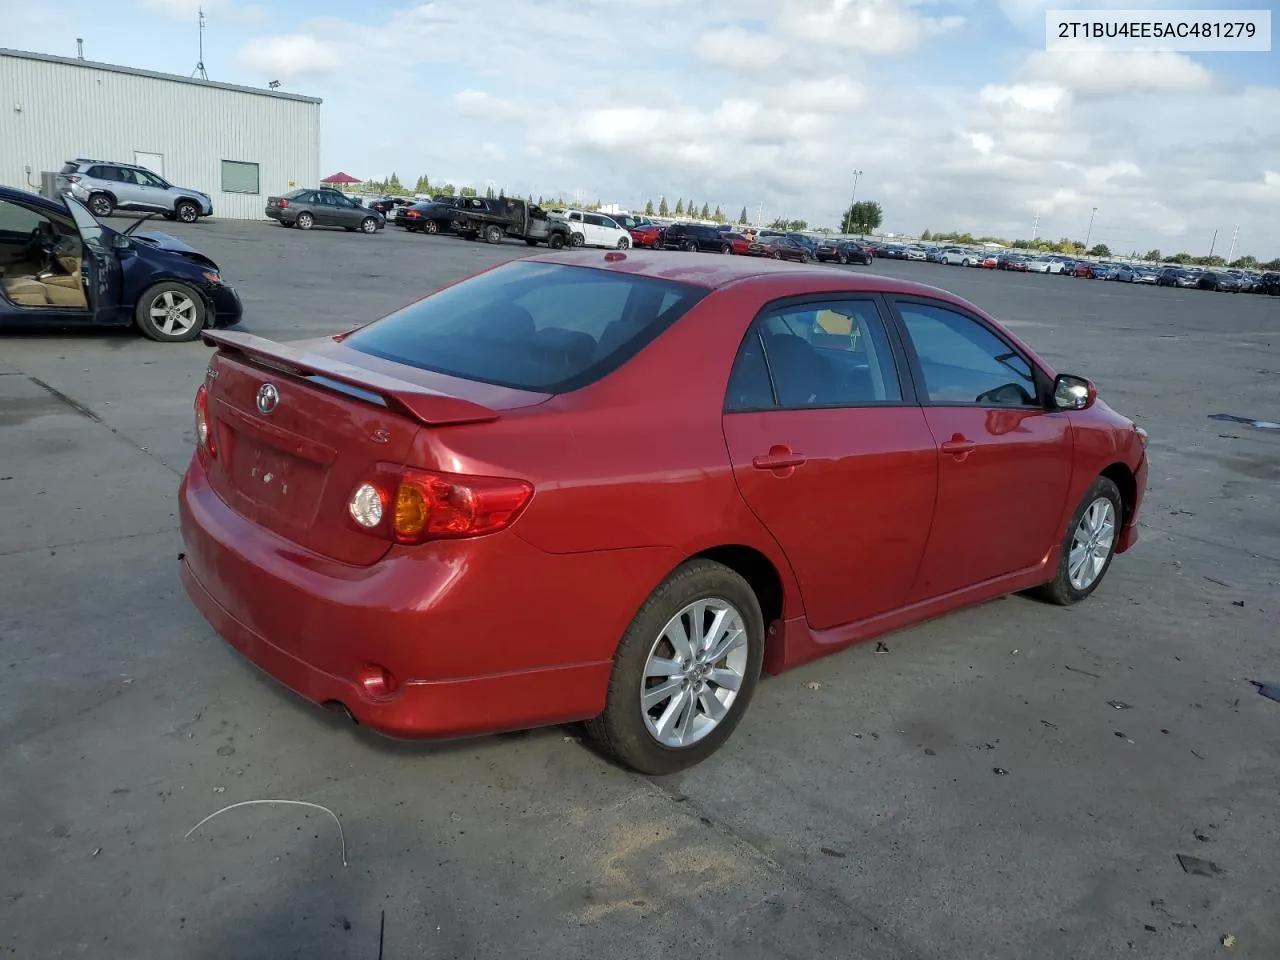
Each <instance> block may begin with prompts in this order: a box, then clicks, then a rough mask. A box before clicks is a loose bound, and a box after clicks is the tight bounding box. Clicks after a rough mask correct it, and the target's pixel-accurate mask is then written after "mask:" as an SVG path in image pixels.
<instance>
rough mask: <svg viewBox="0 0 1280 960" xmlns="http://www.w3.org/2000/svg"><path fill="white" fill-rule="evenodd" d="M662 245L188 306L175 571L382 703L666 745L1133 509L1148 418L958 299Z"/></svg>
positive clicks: (234, 625)
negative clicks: (677, 265)
mask: <svg viewBox="0 0 1280 960" xmlns="http://www.w3.org/2000/svg"><path fill="white" fill-rule="evenodd" d="M711 264H714V266H712V265H711ZM667 272H669V267H668V266H667V264H666V262H665V261H664V260H663V259H661V258H627V257H623V258H617V257H616V254H614V253H612V252H611V253H608V254H603V255H602V254H599V253H586V252H582V253H571V254H557V255H543V256H540V257H534V258H531V259H529V260H518V261H514V262H509V263H506V264H503V265H501V266H498V267H496V268H492V269H489V270H487V271H485V272H483V273H481V274H479V275H477V276H475V277H472V278H470V279H468V280H464V281H462V282H461V283H458V284H454V285H451V286H447V287H445V288H443V289H442V290H439V291H437V292H436V293H434V294H431V295H429V296H427V297H425V298H422V299H419V300H417V301H415V302H413V303H411V304H409V305H408V306H406V307H404V308H402V309H400V310H398V311H396V312H395V313H393V314H391V315H390V316H387V317H384V318H383V319H381V320H377V321H374V322H373V323H371V324H367V325H365V326H362V327H360V328H357V329H356V330H354V331H351V332H349V333H347V334H345V335H342V336H339V337H330V336H326V337H317V338H314V339H311V340H304V341H300V342H288V343H275V342H272V341H269V340H265V339H262V338H259V337H254V336H248V335H242V334H237V333H232V332H226V333H223V332H214V333H209V334H206V339H207V340H208V341H209V342H210V343H211V344H212V345H213V346H214V347H215V348H216V350H215V352H214V353H213V355H212V357H211V359H210V361H209V369H208V373H207V375H206V377H205V380H204V383H203V384H201V386H200V387H199V388H198V389H197V391H196V399H195V405H194V429H195V436H196V439H197V446H196V450H195V452H194V455H193V457H192V460H191V462H190V465H189V466H188V469H187V472H186V475H185V477H184V478H183V481H182V484H181V487H180V490H179V496H178V505H179V520H180V528H181V534H182V538H183V541H184V550H183V553H182V554H180V555H179V559H178V565H179V571H180V574H181V579H182V582H183V584H184V587H185V589H186V592H187V594H188V596H189V598H190V599H191V601H192V603H193V604H194V605H195V607H196V608H197V609H198V610H199V611H200V612H201V614H202V615H203V616H204V617H205V618H206V619H207V620H208V621H209V622H210V623H211V625H212V626H213V627H214V628H215V629H216V630H217V632H218V633H220V634H221V635H222V637H223V638H224V639H225V640H226V641H228V642H229V643H230V644H231V645H232V646H234V647H235V648H236V649H237V650H239V651H240V652H241V653H242V654H243V655H244V656H246V657H247V658H248V659H250V660H251V661H253V662H254V663H256V664H257V665H258V666H260V667H261V668H262V669H263V670H265V671H266V672H267V673H269V674H271V675H273V676H274V677H275V678H277V679H278V680H279V681H281V682H282V683H283V684H285V685H286V686H288V687H291V688H292V689H293V690H295V691H297V692H298V693H299V694H301V695H302V696H303V697H306V698H307V699H309V700H311V701H313V702H314V703H316V704H324V705H326V706H329V707H331V708H333V709H335V710H338V711H341V712H343V713H345V714H347V715H348V716H350V717H352V718H353V719H355V720H357V721H358V722H359V723H361V724H362V725H365V726H367V727H369V728H370V729H372V730H374V731H377V732H380V733H384V734H390V735H394V736H397V737H418V738H439V737H457V736H465V735H474V734H481V733H486V732H490V731H500V730H512V729H520V728H526V727H532V726H539V725H545V724H557V723H565V722H575V721H585V722H586V732H587V734H588V736H589V737H590V738H591V739H592V740H593V741H594V742H595V743H596V744H598V745H599V747H600V748H601V749H603V750H605V751H608V752H609V753H611V754H613V755H614V756H616V757H617V758H618V759H619V760H620V761H621V762H623V763H625V764H627V765H629V766H630V767H631V768H633V769H635V770H638V771H641V772H643V773H646V774H669V773H673V772H676V771H679V770H681V769H685V768H688V767H690V766H692V765H694V764H696V763H698V762H699V761H701V760H703V759H705V758H706V757H708V756H709V755H711V754H712V753H714V752H715V751H716V750H717V749H719V748H720V747H721V746H722V745H723V744H724V743H725V742H726V740H727V739H728V738H729V737H730V735H731V734H732V732H733V730H734V729H735V727H736V726H737V725H738V724H739V723H740V722H741V721H742V720H743V718H744V716H745V714H746V713H747V709H748V706H749V704H750V702H751V699H752V696H753V694H754V693H755V691H756V688H757V683H758V679H759V676H760V674H761V671H762V669H767V670H769V671H770V672H773V673H777V672H780V671H783V670H785V669H787V668H789V667H792V666H795V665H797V664H800V663H804V662H806V661H810V660H813V659H814V658H816V657H820V656H822V655H823V654H825V653H830V652H833V651H836V650H839V649H841V648H844V647H847V646H849V645H851V644H853V643H856V642H858V641H862V640H866V639H868V638H870V637H873V636H874V635H876V634H878V633H881V632H883V631H886V630H890V629H898V628H901V627H905V626H907V625H909V624H913V623H916V622H920V621H922V620H925V619H927V618H933V617H937V616H939V615H941V614H944V613H947V612H948V611H951V610H955V609H958V608H961V607H965V606H968V605H971V604H976V603H981V602H985V601H988V600H991V599H992V598H995V597H998V596H1000V595H1003V594H1007V593H1011V592H1015V591H1025V590H1036V591H1038V593H1039V594H1040V595H1041V596H1042V597H1044V598H1046V599H1048V600H1050V601H1052V602H1054V603H1057V604H1063V605H1067V604H1073V603H1077V602H1080V601H1083V600H1085V599H1086V598H1088V597H1089V596H1090V595H1091V594H1092V593H1093V592H1094V591H1095V590H1096V589H1097V588H1098V586H1099V584H1100V583H1102V582H1103V581H1104V578H1105V576H1106V574H1107V572H1108V570H1109V569H1110V567H1111V564H1112V561H1113V558H1114V557H1115V556H1116V555H1117V554H1119V553H1123V552H1125V551H1127V550H1129V549H1130V548H1131V547H1132V546H1133V545H1134V543H1135V542H1136V540H1137V535H1138V526H1137V524H1138V517H1139V515H1140V511H1141V505H1142V501H1143V494H1144V491H1145V487H1146V482H1147V474H1148V466H1147V459H1146V452H1145V433H1144V432H1143V431H1142V430H1140V429H1139V428H1138V427H1137V426H1136V425H1135V424H1134V422H1133V421H1132V420H1130V419H1128V418H1126V417H1124V416H1121V415H1120V414H1118V413H1116V412H1114V411H1113V410H1112V409H1111V408H1110V407H1109V406H1107V404H1106V403H1104V402H1103V401H1102V400H1101V399H1099V398H1098V397H1097V391H1096V388H1095V387H1094V385H1093V384H1092V383H1091V382H1090V381H1089V380H1087V379H1085V378H1083V377H1079V376H1072V375H1069V374H1059V373H1057V372H1056V371H1054V370H1053V369H1052V368H1051V367H1050V366H1049V365H1048V364H1047V363H1046V362H1044V361H1043V360H1041V359H1040V358H1038V357H1037V356H1036V355H1035V354H1034V353H1033V352H1032V351H1031V349H1030V348H1029V347H1027V346H1026V345H1025V344H1023V343H1022V342H1021V341H1019V340H1018V339H1017V338H1016V337H1014V336H1013V335H1012V334H1011V333H1010V332H1008V331H1007V330H1006V329H1004V328H1003V327H1001V326H1000V325H999V324H998V323H996V322H995V321H994V320H993V319H991V318H990V317H989V316H987V315H986V314H985V313H984V312H982V311H981V310H980V309H979V308H977V307H976V306H974V305H972V304H970V303H968V302H966V301H964V300H961V299H959V298H957V297H955V296H953V295H951V294H949V293H946V292H944V291H941V290H937V289H934V288H932V287H927V286H924V285H920V284H913V283H905V282H902V281H896V280H891V279H887V278H883V277H875V276H868V275H861V274H852V273H849V272H844V271H841V272H837V271H821V270H816V269H815V270H795V269H772V268H770V267H769V266H763V265H761V264H759V263H757V262H754V261H749V260H746V259H744V258H737V257H722V258H718V259H714V260H708V261H706V262H705V263H704V264H703V265H702V266H701V267H700V268H699V270H698V271H696V272H691V273H687V274H684V275H683V276H684V279H682V280H675V279H672V278H671V277H669V276H666V275H665V274H666V273H667ZM585 304H589V305H590V309H584V305H585ZM710 369H715V370H721V371H724V376H718V375H717V376H708V375H707V372H708V370H710ZM726 381H727V387H726ZM655 477H661V478H662V482H661V483H654V482H653V481H654V478H655ZM286 486H287V490H286V489H285V488H286ZM868 505H874V507H875V509H868ZM819 515H820V520H821V522H815V518H817V517H818V516H819ZM868 557H874V558H875V562H874V563H868V562H867V558H868ZM851 583H856V584H857V585H858V589H856V590H851V589H850V588H849V585H850V584H851ZM566 611H572V619H573V629H572V630H565V629H564V624H565V614H566ZM300 625H303V626H305V629H300V628H299V627H300ZM783 695H785V694H783ZM774 722H778V721H776V720H775V721H774ZM781 722H786V720H785V719H784V720H783V721H781ZM745 749H747V748H745V747H744V750H745Z"/></svg>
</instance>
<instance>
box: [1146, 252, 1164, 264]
mask: <svg viewBox="0 0 1280 960" xmlns="http://www.w3.org/2000/svg"><path fill="white" fill-rule="evenodd" d="M1142 259H1143V260H1146V261H1147V262H1148V263H1158V262H1159V261H1161V260H1163V259H1164V257H1162V256H1160V251H1159V250H1148V251H1147V253H1146V256H1144V257H1143V258H1142Z"/></svg>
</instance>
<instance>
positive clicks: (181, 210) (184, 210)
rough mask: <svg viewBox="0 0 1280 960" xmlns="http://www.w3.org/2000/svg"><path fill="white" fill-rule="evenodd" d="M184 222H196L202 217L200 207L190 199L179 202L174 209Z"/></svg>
mask: <svg viewBox="0 0 1280 960" xmlns="http://www.w3.org/2000/svg"><path fill="white" fill-rule="evenodd" d="M173 212H174V213H175V214H176V215H177V217H178V219H179V220H181V221H182V222H183V223H195V222H196V221H197V220H199V219H200V208H199V207H197V206H196V205H195V204H194V203H192V202H191V201H190V200H183V201H181V202H179V204H178V205H177V207H175V208H174V211H173Z"/></svg>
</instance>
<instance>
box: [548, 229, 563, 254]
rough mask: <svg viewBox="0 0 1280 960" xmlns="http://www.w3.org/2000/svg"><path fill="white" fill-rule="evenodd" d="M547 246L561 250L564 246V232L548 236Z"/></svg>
mask: <svg viewBox="0 0 1280 960" xmlns="http://www.w3.org/2000/svg"><path fill="white" fill-rule="evenodd" d="M547 246H548V247H550V248H551V249H552V250H560V249H562V248H563V247H564V234H563V233H553V234H551V235H550V236H548V237H547Z"/></svg>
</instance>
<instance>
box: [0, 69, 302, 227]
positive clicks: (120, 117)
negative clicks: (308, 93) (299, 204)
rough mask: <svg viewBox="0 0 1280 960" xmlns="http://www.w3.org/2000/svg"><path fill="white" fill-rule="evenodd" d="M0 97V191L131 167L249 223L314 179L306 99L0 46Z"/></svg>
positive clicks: (225, 215) (35, 190)
mask: <svg viewBox="0 0 1280 960" xmlns="http://www.w3.org/2000/svg"><path fill="white" fill-rule="evenodd" d="M0 98H2V99H0V184H4V185H6V186H11V187H17V188H18V189H25V190H31V191H32V192H33V193H39V192H40V191H41V187H42V179H41V175H42V174H43V173H49V172H52V173H56V172H57V171H58V170H59V169H61V167H62V165H63V164H64V163H66V162H67V161H68V160H75V159H79V158H82V157H83V158H86V159H92V160H104V161H115V162H117V163H135V164H138V165H139V166H143V167H146V168H148V169H150V170H152V171H154V172H155V173H158V174H160V175H161V176H162V177H164V178H165V179H166V180H168V181H169V182H171V183H173V184H175V185H177V186H183V187H192V188H194V189H196V190H201V191H203V192H205V193H207V194H209V196H210V197H211V198H212V199H213V215H214V217H222V218H229V219H237V220H250V219H261V218H264V217H265V214H264V210H265V208H266V199H267V197H268V195H270V194H279V193H283V192H285V191H287V190H290V189H292V188H293V187H301V186H311V187H313V186H316V185H317V184H318V181H319V179H320V101H319V100H318V99H316V98H315V97H303V96H299V95H297V94H293V93H279V92H277V91H275V90H258V89H255V88H253V87H240V86H235V85H232V84H229V83H214V82H212V81H209V80H194V79H189V78H187V77H178V76H172V75H170V74H167V73H153V72H151V71H148V70H134V69H132V68H130V67H118V66H114V65H112V64H107V63H93V62H91V61H88V60H79V59H75V58H69V57H53V56H46V55H45V54H39V53H26V52H23V51H20V50H5V49H0Z"/></svg>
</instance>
